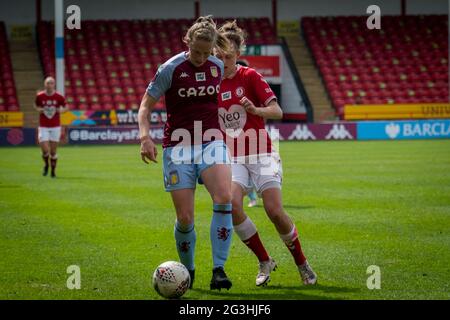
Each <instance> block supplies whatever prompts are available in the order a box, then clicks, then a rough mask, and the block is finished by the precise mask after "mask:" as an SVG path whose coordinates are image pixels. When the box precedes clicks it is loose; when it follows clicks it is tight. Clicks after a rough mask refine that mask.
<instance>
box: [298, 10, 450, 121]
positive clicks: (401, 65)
mask: <svg viewBox="0 0 450 320" xmlns="http://www.w3.org/2000/svg"><path fill="white" fill-rule="evenodd" d="M365 19H366V17H354V16H348V17H305V18H303V19H302V21H301V26H302V30H303V34H304V36H305V39H306V42H307V44H308V46H309V48H310V50H311V52H312V55H313V57H314V59H315V61H316V64H317V66H318V69H319V72H320V74H321V76H322V78H323V81H324V84H325V87H326V89H327V91H328V93H329V95H330V98H331V100H332V102H333V105H334V107H335V109H336V111H337V113H338V114H339V115H341V116H342V111H343V105H344V104H346V103H347V104H361V102H362V103H393V102H398V103H421V102H448V81H449V79H448V61H447V56H448V40H447V36H448V31H447V16H444V15H429V16H407V17H400V16H386V17H383V29H381V30H368V29H367V28H365V27H360V26H365V23H366V21H365ZM352 80H353V81H352ZM361 90H363V94H362V97H361V99H360V100H358V101H357V100H355V99H354V96H355V93H356V95H358V92H359V93H361ZM339 91H341V92H339ZM359 95H360V96H361V94H359Z"/></svg>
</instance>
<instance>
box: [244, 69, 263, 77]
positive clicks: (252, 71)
mask: <svg viewBox="0 0 450 320" xmlns="http://www.w3.org/2000/svg"><path fill="white" fill-rule="evenodd" d="M238 72H239V74H240V75H242V76H247V77H261V74H260V73H259V72H258V71H256V70H255V69H253V68H251V67H246V66H239V70H238Z"/></svg>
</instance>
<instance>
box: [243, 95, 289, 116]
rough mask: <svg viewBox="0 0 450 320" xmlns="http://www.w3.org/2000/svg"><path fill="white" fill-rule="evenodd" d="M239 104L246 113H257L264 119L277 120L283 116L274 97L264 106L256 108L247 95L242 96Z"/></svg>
mask: <svg viewBox="0 0 450 320" xmlns="http://www.w3.org/2000/svg"><path fill="white" fill-rule="evenodd" d="M240 103H241V105H242V106H243V107H244V108H245V110H246V111H247V112H248V113H251V114H254V115H257V116H259V117H262V118H264V119H273V120H279V119H282V118H283V111H282V110H281V107H280V105H279V104H278V102H277V100H276V99H272V100H270V102H269V103H268V104H267V106H266V107H265V108H257V107H255V105H254V104H253V102H251V101H250V100H249V99H248V98H247V97H243V98H242V99H241V101H240Z"/></svg>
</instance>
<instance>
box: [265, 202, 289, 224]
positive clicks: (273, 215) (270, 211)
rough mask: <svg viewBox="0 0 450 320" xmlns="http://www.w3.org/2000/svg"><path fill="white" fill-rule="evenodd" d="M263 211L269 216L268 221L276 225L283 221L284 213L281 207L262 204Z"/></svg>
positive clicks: (273, 204) (272, 204)
mask: <svg viewBox="0 0 450 320" xmlns="http://www.w3.org/2000/svg"><path fill="white" fill-rule="evenodd" d="M264 209H265V210H266V212H267V215H268V216H269V219H270V220H271V221H272V222H273V223H274V224H277V223H279V222H280V221H282V220H283V217H284V215H285V212H284V210H283V207H282V206H280V205H277V204H275V203H269V204H264Z"/></svg>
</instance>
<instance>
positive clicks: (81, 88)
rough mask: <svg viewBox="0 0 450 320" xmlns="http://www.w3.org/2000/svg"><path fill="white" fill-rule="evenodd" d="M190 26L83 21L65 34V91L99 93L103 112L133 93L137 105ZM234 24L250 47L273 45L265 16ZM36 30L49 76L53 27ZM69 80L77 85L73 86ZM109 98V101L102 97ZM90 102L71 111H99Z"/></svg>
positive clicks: (126, 104)
mask: <svg viewBox="0 0 450 320" xmlns="http://www.w3.org/2000/svg"><path fill="white" fill-rule="evenodd" d="M219 20H220V21H222V22H224V21H225V19H219ZM192 22H193V20H192V19H168V20H161V19H158V20H109V21H107V20H97V21H95V20H94V21H93V20H86V21H83V29H82V30H81V31H78V30H77V31H76V32H75V31H71V30H67V33H66V39H65V46H66V72H67V76H68V79H69V80H70V82H71V83H70V84H71V85H72V86H66V87H71V88H72V89H70V90H73V92H74V93H73V94H75V95H77V96H88V97H92V95H99V96H100V103H99V104H101V105H102V106H103V109H105V110H111V109H117V108H127V107H130V106H131V105H133V103H135V102H134V101H135V99H132V98H131V96H134V97H136V95H137V93H139V94H138V96H139V99H138V100H137V101H138V103H139V102H140V100H141V97H142V94H143V92H144V91H145V89H146V87H147V85H148V82H149V81H150V80H151V79H152V77H153V76H154V74H155V73H156V71H157V68H158V65H159V64H160V63H162V62H163V61H165V60H166V59H168V58H169V57H171V56H172V55H174V54H176V53H178V52H182V51H183V50H185V45H184V43H183V42H182V37H183V35H184V34H185V32H186V31H187V29H188V27H189V26H190V25H191V24H192ZM239 23H240V24H241V25H242V26H244V29H247V31H248V36H249V37H248V39H247V44H249V45H251V44H274V43H277V41H278V40H277V39H276V36H275V32H274V28H273V26H272V24H271V23H270V21H269V19H268V18H242V19H239ZM37 32H38V35H39V39H40V43H41V46H40V55H41V60H42V63H43V67H44V73H45V74H46V75H50V74H54V73H55V66H54V41H53V34H54V28H53V25H52V23H51V22H40V23H39V24H38V25H37ZM0 44H1V41H0ZM0 47H1V46H0ZM2 56H3V55H2V54H0V57H2ZM7 77H9V76H8V75H7ZM5 80H6V81H11V83H12V84H13V83H14V82H13V81H12V78H7V79H5ZM74 81H82V84H80V85H77V86H75V85H74ZM12 86H13V87H14V85H12ZM130 87H132V88H133V90H134V93H133V95H130V97H128V96H127V95H125V93H126V92H127V88H130ZM117 88H120V90H121V91H122V92H123V93H122V98H117V99H119V100H120V101H116V100H114V99H116V96H117V95H120V93H118V92H117ZM70 90H69V91H70ZM95 90H96V91H95ZM71 94H72V92H71ZM108 95H109V96H110V97H111V99H104V97H105V96H108ZM132 101H133V103H131V102H132ZM130 103H131V104H130ZM94 104H96V103H95V102H94V101H91V100H89V99H87V100H86V101H85V102H80V101H79V100H77V101H74V102H73V106H74V107H80V108H87V109H95V110H98V108H99V106H98V105H95V106H94ZM135 106H136V105H135V104H134V107H135Z"/></svg>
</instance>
